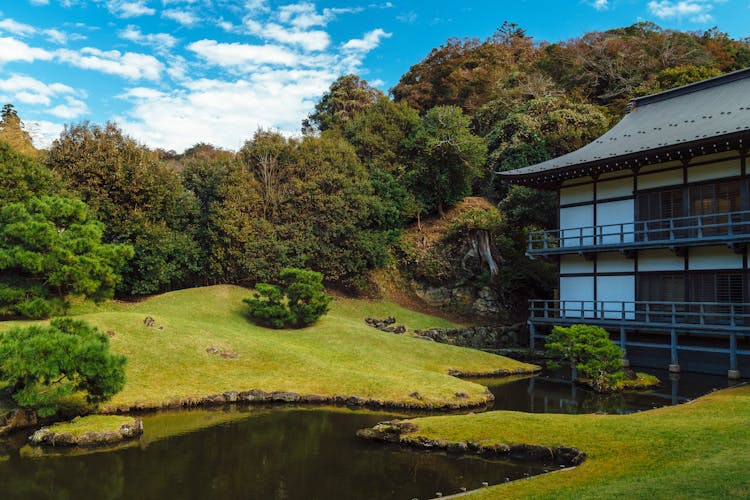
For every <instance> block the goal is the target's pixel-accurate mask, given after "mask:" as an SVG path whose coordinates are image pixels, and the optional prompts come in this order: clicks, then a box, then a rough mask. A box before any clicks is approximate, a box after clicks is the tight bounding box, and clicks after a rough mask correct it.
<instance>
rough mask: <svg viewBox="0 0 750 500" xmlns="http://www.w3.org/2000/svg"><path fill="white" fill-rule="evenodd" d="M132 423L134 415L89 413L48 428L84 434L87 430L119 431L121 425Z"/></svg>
mask: <svg viewBox="0 0 750 500" xmlns="http://www.w3.org/2000/svg"><path fill="white" fill-rule="evenodd" d="M132 423H133V417H123V416H118V415H88V416H86V417H78V418H74V419H73V420H71V421H70V422H62V423H59V424H54V425H50V426H49V427H48V429H49V430H50V431H52V432H56V433H59V434H72V435H74V436H82V435H84V434H86V433H87V432H110V431H117V430H119V429H120V426H122V425H124V424H132Z"/></svg>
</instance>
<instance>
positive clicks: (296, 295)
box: [244, 268, 333, 328]
mask: <svg viewBox="0 0 750 500" xmlns="http://www.w3.org/2000/svg"><path fill="white" fill-rule="evenodd" d="M279 281H280V284H279V285H273V284H269V283H259V284H258V285H257V286H256V287H255V288H256V293H255V294H254V295H253V298H251V299H245V300H244V302H245V303H246V304H247V305H248V306H249V310H248V316H249V317H250V320H251V321H252V322H253V323H256V324H258V325H262V326H267V327H271V328H289V327H292V328H301V327H304V326H307V325H311V324H313V323H315V322H316V321H317V320H318V319H320V317H321V316H323V315H324V314H325V313H327V312H328V308H329V304H330V303H331V300H333V297H331V296H330V295H328V294H326V293H325V292H324V291H323V275H322V274H320V273H318V272H315V271H309V270H306V269H298V268H286V269H283V270H282V271H281V273H280V274H279Z"/></svg>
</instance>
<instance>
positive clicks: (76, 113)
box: [47, 97, 89, 120]
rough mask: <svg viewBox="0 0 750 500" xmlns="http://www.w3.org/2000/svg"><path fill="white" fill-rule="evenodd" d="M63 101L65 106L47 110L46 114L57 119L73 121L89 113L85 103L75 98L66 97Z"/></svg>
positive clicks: (60, 105) (61, 105)
mask: <svg viewBox="0 0 750 500" xmlns="http://www.w3.org/2000/svg"><path fill="white" fill-rule="evenodd" d="M65 101H66V103H65V104H59V105H57V106H55V107H54V108H51V109H48V110H47V113H49V114H51V115H53V116H57V117H58V118H63V119H66V120H73V119H75V118H78V117H80V116H82V115H85V114H87V113H88V112H89V108H88V106H86V103H85V102H83V101H81V100H79V99H76V98H75V97H66V98H65Z"/></svg>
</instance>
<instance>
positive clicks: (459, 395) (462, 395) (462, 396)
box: [455, 392, 469, 399]
mask: <svg viewBox="0 0 750 500" xmlns="http://www.w3.org/2000/svg"><path fill="white" fill-rule="evenodd" d="M455 396H456V397H457V398H458V399H469V395H468V394H466V393H465V392H457V393H456V394H455Z"/></svg>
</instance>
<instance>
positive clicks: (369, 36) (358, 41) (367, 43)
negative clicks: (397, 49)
mask: <svg viewBox="0 0 750 500" xmlns="http://www.w3.org/2000/svg"><path fill="white" fill-rule="evenodd" d="M391 35H392V33H387V32H385V31H383V30H382V29H380V28H377V29H374V30H372V31H369V32H367V33H365V36H364V37H362V38H354V39H352V40H349V41H348V42H346V43H345V44H344V45H342V48H343V49H344V50H348V51H353V52H369V51H371V50H373V49H375V48H377V47H378V45H380V40H382V39H383V38H390V37H391Z"/></svg>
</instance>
